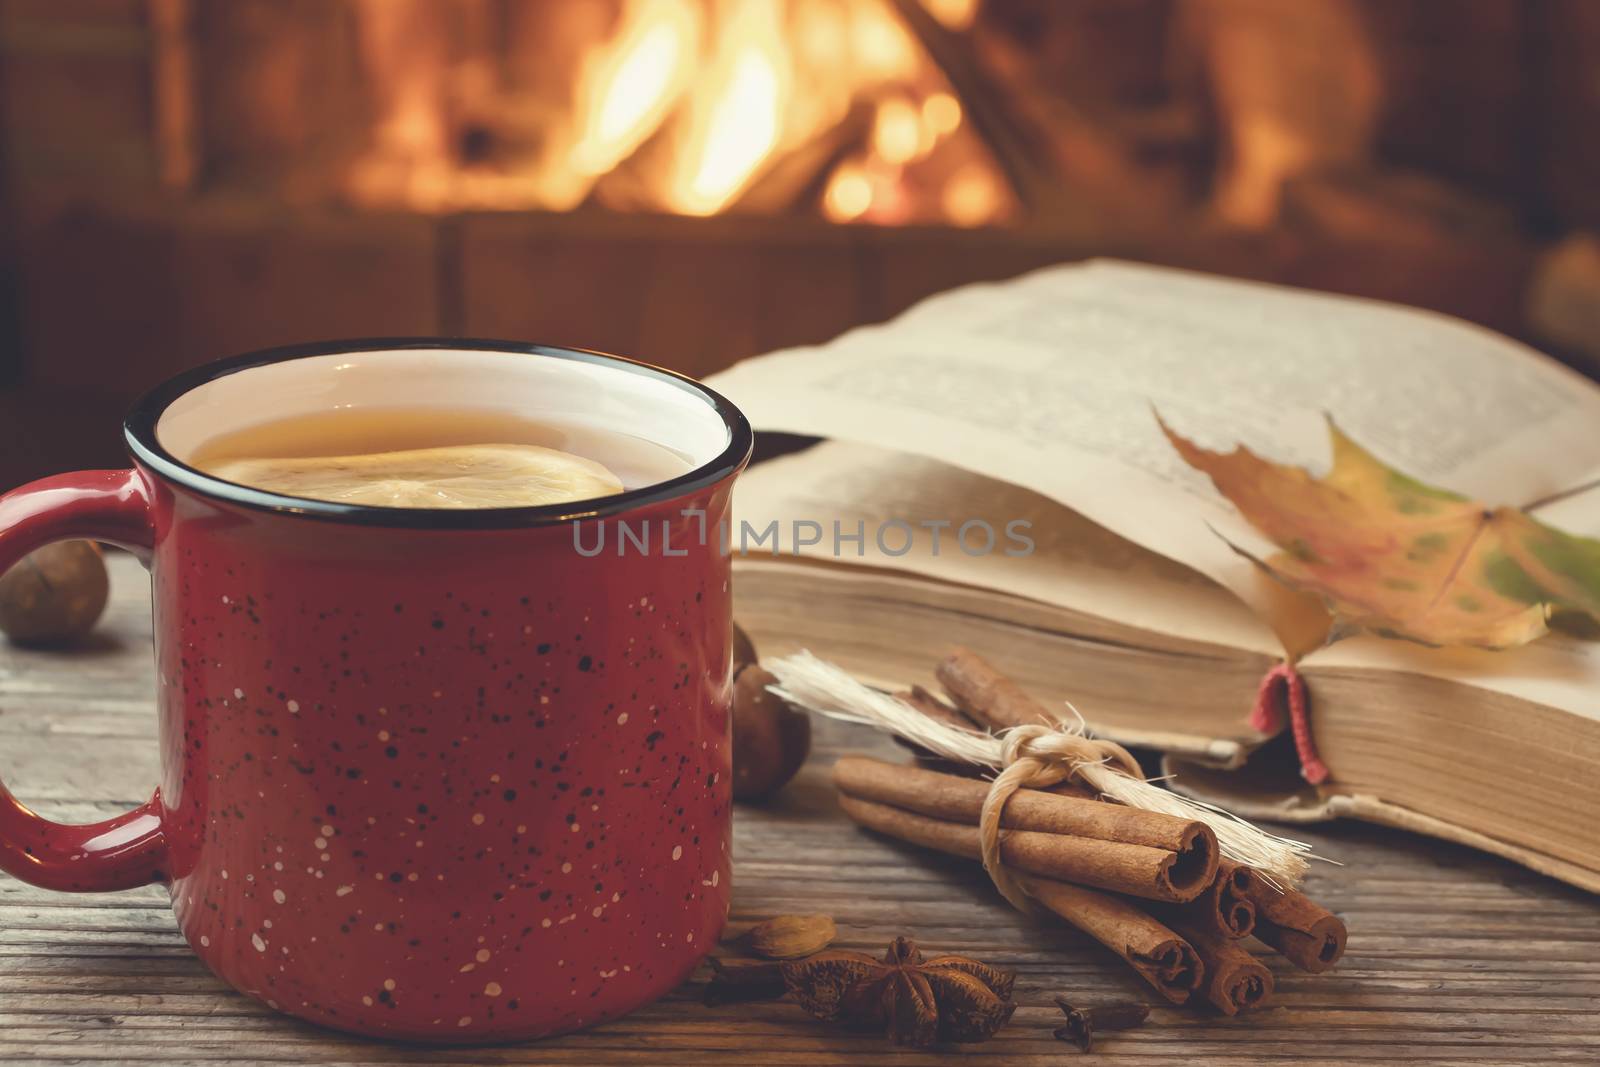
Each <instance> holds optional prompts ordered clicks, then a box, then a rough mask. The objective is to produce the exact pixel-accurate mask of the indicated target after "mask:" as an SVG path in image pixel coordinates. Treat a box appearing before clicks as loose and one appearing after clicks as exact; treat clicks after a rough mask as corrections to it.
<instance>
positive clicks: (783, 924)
mask: <svg viewBox="0 0 1600 1067" xmlns="http://www.w3.org/2000/svg"><path fill="white" fill-rule="evenodd" d="M838 936H839V930H838V927H836V926H834V924H833V919H832V918H831V917H830V916H827V915H778V916H775V917H773V918H771V919H768V920H767V921H766V922H764V923H757V924H756V925H755V926H752V927H751V928H750V929H749V930H748V931H746V932H745V935H744V943H745V945H746V946H747V947H748V948H749V949H750V951H751V952H752V953H754V954H755V955H757V956H760V957H761V958H762V959H768V960H798V959H801V958H803V957H805V956H809V955H811V954H812V953H815V952H821V951H822V950H823V949H825V948H827V947H828V946H829V945H831V944H833V939H834V938H836V937H838Z"/></svg>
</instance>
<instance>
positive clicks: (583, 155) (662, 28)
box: [570, 0, 700, 175]
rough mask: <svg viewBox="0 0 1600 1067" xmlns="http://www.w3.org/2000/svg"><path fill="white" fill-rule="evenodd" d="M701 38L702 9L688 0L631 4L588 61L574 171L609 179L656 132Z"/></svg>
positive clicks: (685, 80)
mask: <svg viewBox="0 0 1600 1067" xmlns="http://www.w3.org/2000/svg"><path fill="white" fill-rule="evenodd" d="M699 35H700V14H699V9H698V8H696V7H694V6H691V5H690V4H689V3H687V2H686V0H644V2H641V3H635V4H634V5H633V6H632V8H631V9H630V10H629V11H628V13H627V15H626V16H625V18H624V20H623V24H622V29H621V30H620V31H619V32H618V34H617V37H616V39H615V40H614V41H612V42H611V43H609V44H608V45H607V46H606V47H604V48H602V49H598V50H597V54H596V55H594V56H593V57H592V58H591V59H590V61H589V62H587V63H585V64H584V68H583V73H582V75H581V81H580V85H579V90H578V108H579V111H578V114H579V120H578V121H579V129H580V130H581V131H582V132H581V134H580V136H579V138H578V142H577V144H575V145H574V146H573V149H572V154H571V156H570V162H571V165H572V166H573V167H575V168H576V169H577V170H578V171H580V172H581V173H583V174H588V175H600V174H604V173H606V172H607V171H609V170H611V169H612V168H613V167H615V166H616V165H617V164H618V163H620V162H622V161H623V160H624V159H626V158H627V157H628V156H630V155H632V154H633V152H634V150H635V149H637V148H638V147H639V145H640V144H642V143H643V142H644V141H645V139H646V138H648V137H649V136H650V135H651V134H652V133H654V132H655V130H656V128H657V127H659V126H660V125H661V123H662V121H663V120H665V119H666V117H667V115H668V114H669V113H670V112H671V110H672V108H673V106H674V105H675V104H676V103H677V100H678V98H679V97H680V96H681V95H683V92H684V90H685V89H686V88H687V86H688V82H689V76H690V72H691V70H692V65H693V62H694V59H695V53H696V44H697V39H698V38H699Z"/></svg>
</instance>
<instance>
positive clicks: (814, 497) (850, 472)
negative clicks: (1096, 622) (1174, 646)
mask: <svg viewBox="0 0 1600 1067" xmlns="http://www.w3.org/2000/svg"><path fill="white" fill-rule="evenodd" d="M734 518H735V523H736V525H737V527H738V529H739V530H743V531H754V533H748V532H747V533H746V536H745V537H744V538H743V539H742V541H743V548H744V550H745V551H744V554H745V555H748V556H750V557H752V558H756V559H758V560H759V558H760V555H761V554H762V553H771V554H773V555H776V556H785V557H790V558H792V557H794V556H801V557H804V558H807V559H812V560H822V561H827V562H832V563H837V564H840V565H852V564H853V565H856V566H869V567H880V568H887V569H890V570H897V571H904V572H907V573H911V574H916V575H920V576H922V577H926V578H931V579H934V580H937V581H944V582H954V583H959V584H963V585H971V586H976V587H979V588H983V589H990V590H995V591H998V592H1002V593H1008V594H1010V595H1012V596H1017V597H1025V598H1027V599H1030V600H1036V601H1041V602H1043V603H1046V604H1052V605H1055V606H1057V607H1061V608H1065V609H1067V610H1069V611H1073V612H1077V613H1081V614H1086V615H1091V616H1093V617H1095V618H1096V619H1104V620H1107V621H1109V622H1111V623H1115V624H1118V625H1121V626H1125V627H1132V628H1134V629H1137V630H1144V631H1149V632H1150V633H1154V634H1161V635H1167V636H1169V637H1172V638H1176V639H1178V640H1179V641H1181V642H1185V643H1193V644H1194V645H1197V646H1200V645H1204V646H1217V645H1221V646H1225V647H1226V648H1230V649H1242V650H1246V651H1251V652H1257V653H1260V654H1263V655H1267V656H1273V657H1276V656H1277V655H1278V654H1279V653H1280V645H1279V643H1278V640H1277V639H1276V638H1275V637H1274V635H1273V633H1272V631H1271V629H1270V628H1269V627H1268V626H1267V625H1266V624H1265V623H1263V622H1262V621H1261V620H1260V618H1259V617H1258V616H1257V615H1256V614H1255V613H1254V612H1252V611H1251V610H1250V609H1249V608H1247V607H1246V606H1245V605H1244V603H1243V602H1242V601H1240V600H1239V599H1238V598H1236V597H1234V596H1232V595H1231V594H1229V593H1228V592H1227V591H1226V590H1225V589H1223V588H1222V587H1220V586H1218V585H1217V584H1216V583H1215V582H1213V581H1211V580H1209V579H1207V578H1205V577H1203V576H1202V575H1200V574H1198V573H1196V572H1195V571H1193V570H1190V569H1189V568H1187V567H1184V566H1182V565H1180V564H1178V563H1174V562H1173V561H1171V560H1169V559H1166V558H1165V557H1162V556H1159V555H1156V554H1155V553H1153V552H1150V551H1148V550H1146V549H1142V548H1140V547H1139V546H1137V545H1135V544H1133V543H1131V542H1129V541H1127V540H1125V539H1123V538H1121V537H1118V536H1117V535H1115V534H1113V533H1111V532H1110V531H1108V530H1105V529H1103V528H1102V527H1099V526H1097V525H1095V524H1094V523H1092V522H1090V521H1089V520H1087V519H1085V518H1084V517H1083V516H1081V515H1078V514H1076V513H1075V512H1073V511H1072V510H1070V509H1069V508H1066V507H1063V506H1062V505H1060V504H1058V503H1056V502H1054V501H1052V500H1050V499H1048V498H1047V497H1044V496H1041V495H1039V494H1037V493H1034V492H1031V491H1029V490H1026V489H1022V488H1019V487H1017V486H1014V485H1010V484H1009V483H1006V482H1000V481H995V480H994V479H990V478H985V477H983V476H982V475H978V474H973V473H972V472H970V471H966V470H962V469H960V468H957V467H952V466H950V465H949V464H946V463H942V462H939V461H937V460H931V459H927V458H924V457H920V456H912V455H908V454H906V453H902V452H893V451H889V450H886V449H879V448H873V447H871V446H869V445H857V444H853V443H847V442H842V441H825V442H823V443H821V444H819V445H816V446H815V447H813V448H810V449H807V450H806V451H804V452H801V453H798V454H796V455H790V456H783V457H781V458H778V459H774V460H770V461H768V462H766V463H761V464H758V465H756V466H755V467H752V468H751V469H750V470H749V471H748V472H747V473H746V474H745V475H744V476H743V478H741V479H740V481H739V483H738V486H737V488H736V490H735V492H734ZM772 523H776V524H777V535H776V536H775V537H773V538H770V539H767V540H765V541H763V542H762V543H761V544H760V545H759V546H758V547H753V546H752V545H751V544H749V542H750V541H751V540H752V538H753V537H754V536H755V534H758V533H760V532H761V531H764V530H766V529H767V527H768V526H769V525H770V524H772ZM806 523H815V524H816V528H811V527H809V526H806V525H804V524H806ZM733 547H734V548H735V550H738V549H739V548H740V547H741V540H740V539H739V538H738V537H737V535H735V536H734V538H733ZM1195 651H1200V649H1198V648H1197V649H1195Z"/></svg>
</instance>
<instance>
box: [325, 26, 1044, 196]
mask: <svg viewBox="0 0 1600 1067" xmlns="http://www.w3.org/2000/svg"><path fill="white" fill-rule="evenodd" d="M458 2H464V0H358V6H357V8H356V10H357V13H358V17H359V18H360V19H361V21H362V27H361V33H360V38H359V39H360V41H361V43H362V47H363V61H364V67H365V70H366V73H367V74H368V76H369V78H370V79H371V80H372V82H373V83H374V92H373V96H374V102H375V104H376V105H377V107H378V110H379V115H378V120H377V122H376V124H375V127H374V129H375V136H374V139H373V143H372V145H371V146H370V149H369V151H368V152H367V153H366V154H365V156H363V157H362V158H360V159H358V160H357V162H356V164H355V166H354V167H353V168H352V170H351V172H350V180H349V182H348V184H347V189H348V191H349V193H350V195H351V196H352V197H353V198H354V199H356V200H357V201H358V202H361V203H363V204H370V205H376V206H386V207H392V206H396V204H398V205H400V206H404V207H409V208H413V209H421V210H453V209H461V208H539V209H546V210H569V209H571V208H574V207H577V206H578V205H580V204H582V203H583V202H585V201H586V200H590V199H593V200H597V201H599V202H601V203H603V204H605V205H607V206H610V207H614V208H630V209H639V210H653V211H662V212H669V213H673V214H681V215H712V214H717V213H719V212H724V211H730V210H733V211H747V210H762V211H773V210H788V209H793V208H796V207H804V206H806V205H807V204H810V205H812V206H813V209H815V210H818V211H820V212H821V213H822V214H823V215H824V216H825V217H826V218H829V219H831V220H833V221H836V222H850V221H866V222H875V223H883V224H895V223H905V222H944V223H953V224H956V225H963V226H975V225H985V224H989V223H993V222H995V221H998V220H1001V219H1003V218H1005V217H1007V216H1008V215H1009V214H1010V213H1011V212H1012V211H1014V209H1015V200H1014V197H1013V195H1012V193H1011V190H1010V188H1009V186H1008V185H1007V184H1006V182H1005V180H1004V178H1003V177H1002V175H1001V173H1000V171H999V170H998V168H997V167H996V165H995V164H994V162H993V160H992V158H991V157H990V155H989V152H988V149H987V147H986V146H985V145H984V144H983V143H982V141H981V139H979V138H978V137H977V136H976V134H974V133H973V132H972V131H971V129H970V128H969V127H968V126H967V124H966V122H965V115H964V114H963V111H962V108H961V104H960V102H959V101H958V100H957V99H956V97H955V96H954V95H953V94H952V93H951V92H950V91H949V87H948V85H947V84H946V82H945V81H944V78H943V76H942V74H941V73H940V72H939V70H938V68H937V66H936V65H935V64H934V63H933V62H932V60H931V59H930V58H929V57H928V55H927V53H926V52H925V50H924V49H923V46H922V45H921V43H920V42H919V41H918V40H917V39H916V38H915V36H914V35H913V34H912V33H911V31H910V30H909V29H908V27H907V25H906V24H905V23H904V22H903V21H902V20H901V19H900V17H899V15H898V14H897V13H896V12H895V11H894V10H893V8H892V6H891V4H890V0H592V2H588V3H586V4H584V5H581V6H580V5H578V4H574V5H573V7H572V8H564V10H563V14H567V13H570V12H578V13H592V12H593V11H594V10H596V7H595V4H596V3H608V4H609V5H610V9H611V10H612V11H613V13H614V17H613V18H611V19H609V20H608V21H609V29H607V30H605V31H604V32H602V33H599V34H591V35H590V36H589V37H588V38H586V40H585V41H583V42H579V44H578V45H577V46H575V49H574V50H576V51H578V52H580V53H581V59H580V60H579V61H578V62H577V63H576V65H575V66H574V68H573V74H572V77H571V84H570V85H569V86H568V87H567V89H566V97H565V99H564V100H561V99H551V98H550V97H549V90H548V88H546V89H545V90H543V91H544V92H545V94H546V95H545V96H544V97H543V98H540V99H527V98H525V97H526V96H527V94H528V92H529V90H528V89H527V88H526V87H525V86H524V87H511V86H508V85H507V84H505V81H506V80H505V79H501V81H500V82H499V83H497V82H496V80H495V78H494V77H489V78H484V77H481V76H475V77H474V78H473V79H470V85H472V86H473V87H475V91H476V92H477V93H479V94H480V95H481V96H483V97H484V98H482V99H475V100H467V101H463V100H462V99H461V97H462V96H463V95H464V93H463V90H462V88H461V86H462V85H463V84H469V82H468V81H464V80H463V79H462V78H460V77H454V78H453V76H452V67H453V66H454V67H456V68H460V67H464V66H467V65H469V64H471V65H472V67H473V70H474V72H475V74H477V75H481V73H482V69H483V66H484V61H483V59H482V57H477V58H475V59H462V58H460V57H455V58H452V57H450V56H449V55H447V54H446V53H447V50H446V48H445V47H444V46H442V45H440V44H438V43H437V42H438V41H440V40H448V39H449V35H448V34H445V33H440V32H438V31H439V30H440V25H439V24H437V23H435V24H432V25H430V22H429V20H430V18H432V19H437V18H439V17H441V16H440V14H439V13H440V12H441V11H444V10H447V9H448V8H449V7H450V6H451V5H453V4H455V3H458ZM922 2H923V3H924V5H925V7H926V9H927V10H928V12H929V14H930V15H932V16H933V18H934V19H935V20H937V21H938V23H939V24H941V25H943V26H945V27H948V28H949V29H950V30H951V31H957V32H958V31H960V30H962V29H964V28H965V27H967V26H969V25H971V23H972V20H973V18H974V17H975V15H976V13H977V10H978V6H979V2H980V0H922ZM574 21H575V23H577V24H580V25H581V24H582V20H581V19H575V20H574ZM558 28H559V27H558ZM430 30H431V31H433V32H431V33H430V32H429V31H430ZM558 36H559V34H558ZM544 47H546V48H547V49H549V50H550V53H551V54H555V53H556V52H557V51H559V50H560V49H562V48H564V47H566V45H565V43H563V42H560V41H554V40H552V41H549V42H547V43H546V44H545V46H544ZM464 113H471V114H474V115H480V116H482V115H486V116H491V117H492V118H491V119H490V120H489V121H488V122H487V126H486V128H485V127H484V126H482V125H480V126H478V127H474V136H475V137H476V138H477V141H475V142H474V143H475V144H478V145H479V147H480V148H481V147H482V145H483V144H484V143H487V144H488V145H489V147H490V149H491V150H490V151H488V152H487V153H486V154H485V153H484V152H481V151H480V152H474V153H467V152H464V151H459V150H456V149H454V148H452V144H453V141H452V122H453V119H454V117H455V116H459V115H461V114H464ZM464 136H465V135H464V134H462V135H460V136H456V137H455V140H457V141H460V140H463V139H464ZM497 137H498V138H500V139H502V140H503V141H504V142H505V143H506V144H508V145H522V144H532V145H536V146H537V150H526V151H520V152H514V151H511V150H509V149H508V150H507V151H506V152H504V153H503V155H501V156H497V155H496V154H495V152H494V151H493V150H492V149H493V148H494V146H495V145H496V144H497V143H498V142H497V141H496V138H497Z"/></svg>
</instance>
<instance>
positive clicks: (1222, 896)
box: [1163, 859, 1257, 939]
mask: <svg viewBox="0 0 1600 1067" xmlns="http://www.w3.org/2000/svg"><path fill="white" fill-rule="evenodd" d="M1256 879H1257V876H1256V873H1255V871H1253V870H1251V869H1250V868H1249V867H1246V866H1244V865H1243V864H1241V863H1235V862H1234V861H1233V860H1229V859H1224V860H1219V861H1218V862H1217V875H1216V877H1215V878H1213V879H1212V880H1211V884H1210V885H1208V886H1206V887H1205V889H1204V890H1202V891H1201V893H1200V895H1199V896H1197V897H1195V898H1194V899H1193V900H1191V901H1188V902H1187V903H1184V904H1173V905H1170V906H1169V907H1168V910H1167V911H1166V912H1164V913H1163V917H1164V918H1170V919H1172V920H1173V921H1176V922H1182V923H1188V924H1189V925H1192V926H1194V927H1196V928H1198V929H1201V930H1204V931H1206V932H1207V933H1208V934H1210V935H1212V936H1213V937H1224V938H1233V939H1238V938H1241V937H1248V936H1249V935H1250V932H1251V931H1252V930H1254V929H1255V925H1256V906H1255V903H1254V902H1253V901H1251V899H1250V896H1249V894H1250V889H1251V887H1252V886H1254V884H1255V882H1256Z"/></svg>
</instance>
